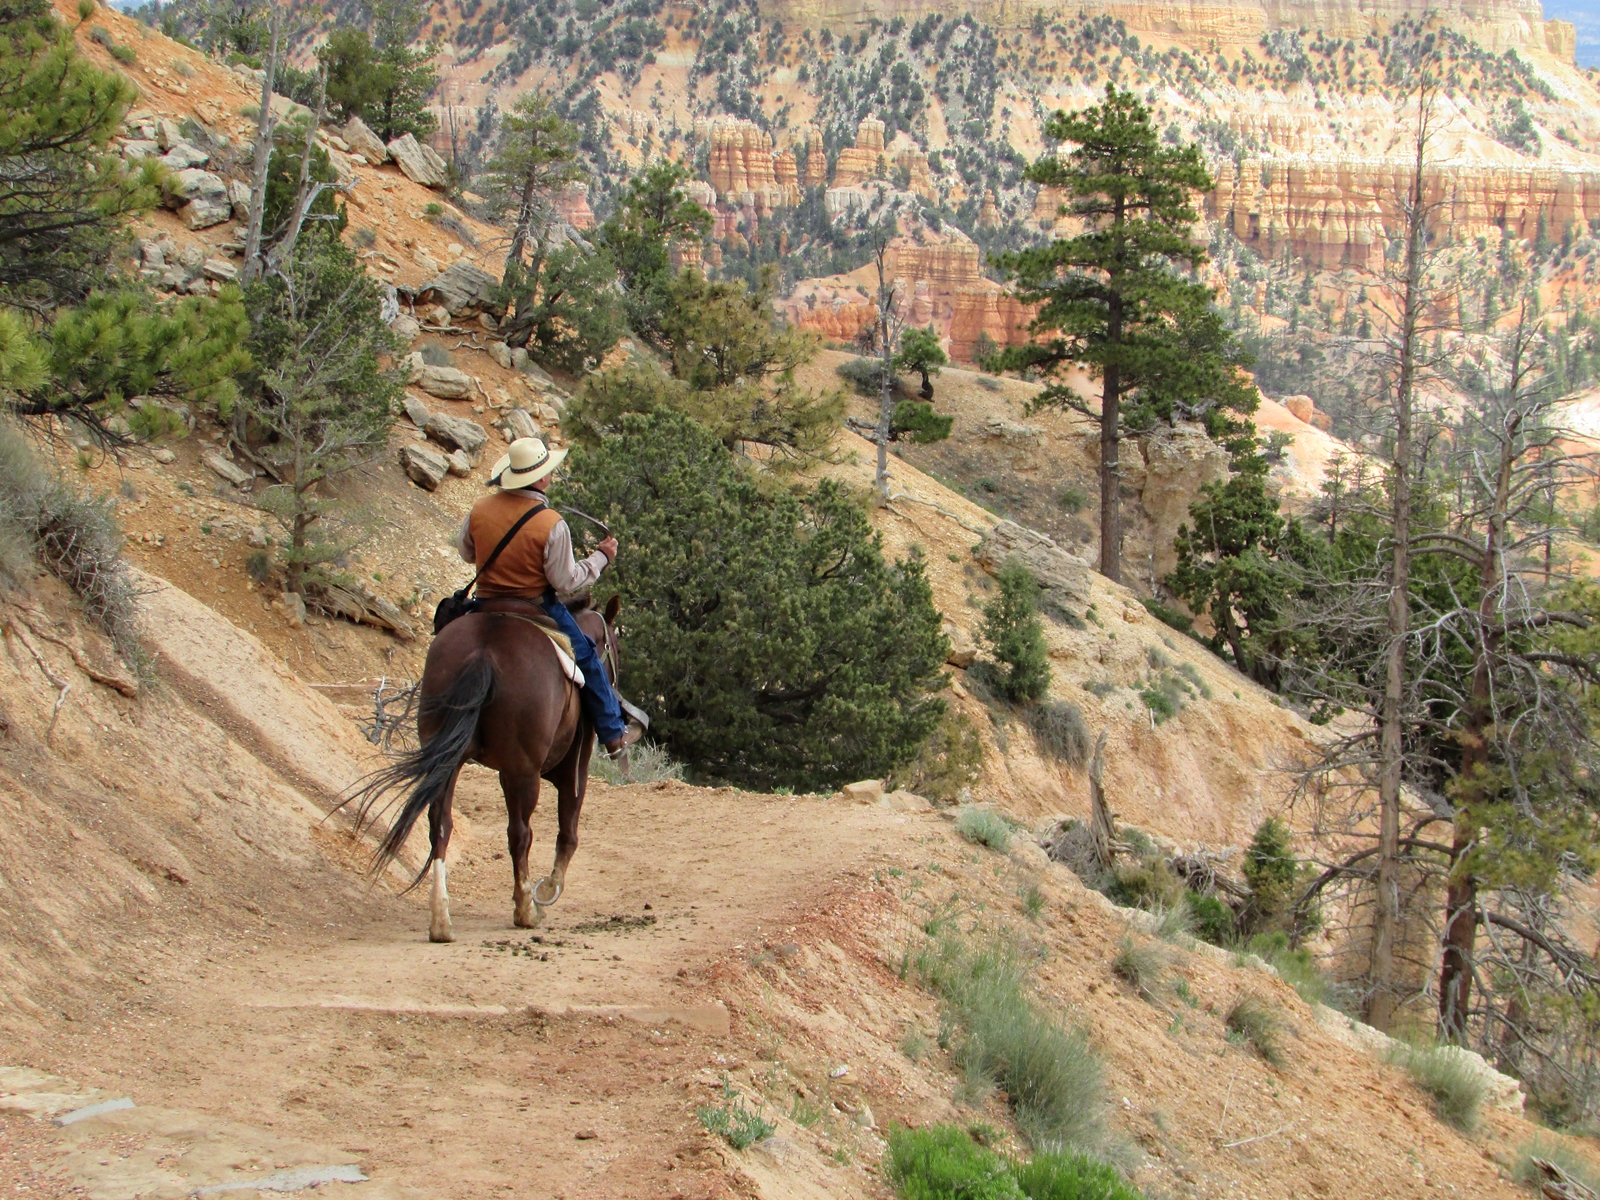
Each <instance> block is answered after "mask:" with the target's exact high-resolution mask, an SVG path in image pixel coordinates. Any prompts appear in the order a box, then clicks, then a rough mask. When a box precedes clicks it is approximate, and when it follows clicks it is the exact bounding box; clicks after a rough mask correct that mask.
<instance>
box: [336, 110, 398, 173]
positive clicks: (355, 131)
mask: <svg viewBox="0 0 1600 1200" xmlns="http://www.w3.org/2000/svg"><path fill="white" fill-rule="evenodd" d="M342 134H343V137H344V140H345V142H346V144H347V145H348V146H349V147H350V150H351V152H352V153H354V154H359V155H361V157H362V158H364V159H366V160H367V162H368V163H370V164H371V165H372V166H374V167H378V166H382V165H383V164H384V163H386V162H388V161H389V148H388V147H387V146H385V145H384V144H383V139H382V138H381V137H379V136H378V135H377V134H375V133H373V132H372V130H371V129H370V128H369V127H368V126H367V123H366V122H365V121H363V120H362V119H361V118H360V117H351V118H350V119H349V120H348V121H346V122H345V126H344V129H343V131H342Z"/></svg>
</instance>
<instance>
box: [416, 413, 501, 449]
mask: <svg viewBox="0 0 1600 1200" xmlns="http://www.w3.org/2000/svg"><path fill="white" fill-rule="evenodd" d="M425 428H426V431H427V434H428V436H429V437H431V438H432V439H433V440H434V441H436V442H439V443H441V444H443V445H445V446H447V447H450V448H452V449H456V450H465V451H466V452H467V453H468V454H474V455H475V454H477V453H478V451H479V450H482V449H483V447H484V445H485V444H486V443H487V442H488V441H489V433H488V430H486V429H484V427H483V426H482V425H479V424H478V423H477V422H476V421H469V420H467V418H465V417H452V416H450V415H449V414H448V413H434V414H433V415H432V416H430V417H429V418H428V423H427V425H426V427H425Z"/></svg>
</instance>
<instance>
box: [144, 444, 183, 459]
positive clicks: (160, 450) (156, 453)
mask: <svg viewBox="0 0 1600 1200" xmlns="http://www.w3.org/2000/svg"><path fill="white" fill-rule="evenodd" d="M150 455H151V457H152V458H154V459H155V460H156V461H157V462H158V463H171V462H177V461H178V456H177V455H176V454H174V453H173V452H172V451H171V450H168V449H167V448H166V447H165V446H158V447H156V449H154V450H152V451H151V452H150Z"/></svg>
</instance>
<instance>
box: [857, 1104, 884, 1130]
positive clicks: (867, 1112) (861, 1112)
mask: <svg viewBox="0 0 1600 1200" xmlns="http://www.w3.org/2000/svg"><path fill="white" fill-rule="evenodd" d="M851 1119H852V1120H853V1121H855V1123H856V1124H857V1125H859V1126H861V1128H862V1129H876V1128H877V1127H878V1123H877V1121H876V1120H874V1119H873V1116H872V1109H870V1108H868V1107H867V1106H866V1105H865V1104H863V1105H862V1106H861V1107H860V1108H859V1109H857V1110H856V1115H855V1116H854V1117H853V1118H851Z"/></svg>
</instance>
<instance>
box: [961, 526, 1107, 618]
mask: <svg viewBox="0 0 1600 1200" xmlns="http://www.w3.org/2000/svg"><path fill="white" fill-rule="evenodd" d="M973 555H974V556H975V557H976V558H977V560H978V561H979V562H980V563H981V564H983V567H984V569H985V570H987V571H989V572H991V573H994V572H998V571H999V570H1000V568H1001V567H1002V566H1004V565H1005V563H1006V562H1007V560H1009V559H1013V558H1015V559H1018V560H1019V561H1020V562H1021V563H1022V565H1023V566H1025V567H1027V568H1028V570H1029V571H1031V572H1032V573H1033V577H1034V578H1035V579H1037V580H1038V581H1039V587H1040V588H1042V589H1043V591H1044V594H1045V598H1046V599H1047V600H1053V601H1054V602H1055V603H1057V604H1060V605H1062V606H1066V605H1068V604H1077V605H1080V606H1081V605H1084V604H1087V603H1088V602H1089V600H1090V594H1089V587H1090V584H1089V564H1088V563H1086V562H1084V561H1083V559H1081V558H1079V557H1078V556H1077V555H1076V554H1068V553H1067V552H1066V551H1065V550H1063V549H1062V548H1061V547H1060V546H1058V545H1056V543H1055V541H1054V540H1053V539H1051V538H1048V537H1046V536H1045V535H1044V534H1042V533H1038V532H1036V531H1035V530H1032V529H1027V528H1024V527H1023V526H1021V525H1018V524H1017V523H1016V522H1015V521H1000V522H998V523H996V525H995V527H994V528H993V529H991V530H990V531H989V533H988V535H987V536H985V537H984V539H983V541H982V542H980V543H979V545H978V548H977V549H976V550H974V551H973Z"/></svg>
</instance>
